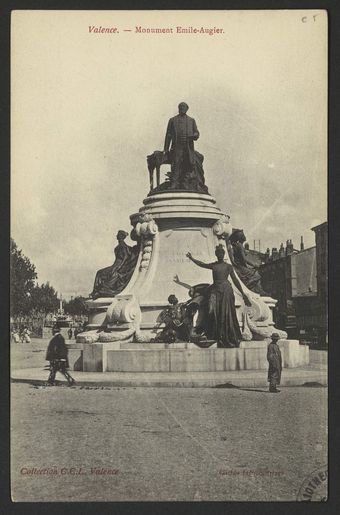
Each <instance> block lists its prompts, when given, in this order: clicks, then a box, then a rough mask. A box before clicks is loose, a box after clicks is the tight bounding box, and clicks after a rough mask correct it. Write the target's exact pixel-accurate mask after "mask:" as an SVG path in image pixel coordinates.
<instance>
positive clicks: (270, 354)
mask: <svg viewBox="0 0 340 515" xmlns="http://www.w3.org/2000/svg"><path fill="white" fill-rule="evenodd" d="M279 339H280V336H279V335H278V334H277V333H273V334H272V341H271V342H270V344H269V345H268V350H267V360H268V363H269V369H268V382H269V391H270V392H271V393H279V391H280V390H278V389H277V385H278V384H280V381H281V372H282V356H281V351H280V347H279V346H278V344H277V342H278V341H279Z"/></svg>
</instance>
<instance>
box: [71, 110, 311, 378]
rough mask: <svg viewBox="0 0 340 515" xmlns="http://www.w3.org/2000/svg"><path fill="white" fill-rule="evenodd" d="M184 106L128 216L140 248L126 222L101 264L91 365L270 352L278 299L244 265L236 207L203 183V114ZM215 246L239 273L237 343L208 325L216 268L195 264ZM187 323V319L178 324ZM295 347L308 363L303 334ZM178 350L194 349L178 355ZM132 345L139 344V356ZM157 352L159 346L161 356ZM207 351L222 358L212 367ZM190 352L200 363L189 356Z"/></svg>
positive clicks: (122, 367) (90, 332)
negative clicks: (226, 205)
mask: <svg viewBox="0 0 340 515" xmlns="http://www.w3.org/2000/svg"><path fill="white" fill-rule="evenodd" d="M178 110H179V113H178V115H176V116H174V117H173V118H170V120H169V122H168V125H167V129H166V135H165V143H164V149H163V151H155V152H154V153H153V154H151V155H149V156H148V158H147V165H148V169H149V173H150V191H149V193H148V195H147V196H146V198H144V200H143V205H142V206H141V207H140V208H139V210H138V211H135V212H133V213H132V214H131V215H130V223H131V226H132V229H131V237H132V238H133V239H134V240H135V241H136V242H137V243H136V245H135V246H134V247H130V246H128V245H126V243H125V241H124V240H125V238H126V236H127V234H128V233H127V231H121V230H120V231H119V232H118V235H117V238H118V241H119V243H118V246H117V248H116V249H115V255H116V261H115V262H114V264H113V265H111V266H109V267H107V268H105V269H102V270H100V271H98V272H97V275H96V278H95V284H94V288H93V292H92V294H91V296H92V298H91V299H90V300H88V301H87V305H88V308H89V324H88V327H87V330H86V331H85V332H83V333H81V334H79V335H78V337H77V341H78V342H79V343H83V344H84V350H83V363H84V370H89V371H91V370H102V371H105V370H111V371H112V370H113V371H114V370H119V371H144V370H151V371H162V370H168V371H172V370H191V368H190V367H191V366H193V367H194V369H195V370H196V368H195V367H198V370H214V369H217V370H223V369H228V367H229V369H232V370H234V369H242V368H249V367H250V368H251V366H250V364H251V362H252V360H251V359H250V358H249V356H250V355H251V351H254V350H255V349H261V352H262V354H263V352H265V350H266V347H267V343H268V341H269V340H268V339H269V338H270V337H271V334H272V333H273V332H274V322H273V316H272V311H273V308H274V306H275V304H276V301H275V299H272V298H271V297H269V296H266V295H265V292H263V290H262V287H261V285H260V281H259V277H258V276H257V275H256V274H258V273H257V271H254V270H250V269H247V266H245V263H242V252H241V249H240V245H241V247H242V244H243V243H242V241H241V240H242V238H238V239H235V235H234V237H232V234H233V230H232V225H231V222H230V217H229V215H228V214H227V213H225V212H223V211H221V209H220V208H219V207H218V206H217V205H216V200H215V199H214V198H213V197H212V196H211V195H210V194H209V192H208V188H207V186H206V185H205V177H204V171H203V156H202V155H201V154H199V153H198V152H197V151H196V150H195V148H194V142H196V141H197V140H198V138H199V136H200V134H199V131H198V128H197V125H196V122H195V120H194V119H193V118H191V117H189V116H188V115H187V114H186V113H187V111H188V105H187V104H186V103H184V102H181V103H180V104H179V106H178ZM164 164H168V165H169V164H170V166H171V170H170V171H169V172H168V173H167V175H166V180H165V181H164V182H163V183H161V181H160V167H161V166H162V165H164ZM155 169H156V171H157V184H156V186H155V187H154V184H153V172H154V170H155ZM234 232H235V231H234ZM240 242H241V243H240ZM217 248H218V249H220V255H223V256H222V258H221V260H222V261H221V263H222V264H221V267H220V268H221V269H222V268H223V270H224V268H225V269H226V270H228V274H230V277H231V278H232V281H231V282H229V281H228V279H227V276H225V277H224V278H223V281H224V283H225V282H226V281H228V284H225V286H226V288H227V290H228V291H230V293H229V294H228V297H227V303H229V304H230V302H231V300H232V304H233V305H232V309H233V312H232V314H231V316H232V317H233V320H234V322H233V323H234V324H236V325H237V328H236V329H237V330H236V329H235V331H236V333H235V334H237V335H238V337H237V338H236V337H235V338H234V340H235V341H234V343H232V342H231V344H230V345H229V343H228V338H227V339H226V338H224V340H223V338H222V339H221V337H220V336H216V331H217V332H218V328H217V329H216V330H215V332H214V331H210V330H209V328H210V327H211V326H210V322H209V318H208V315H209V313H210V314H211V307H210V306H211V302H212V300H211V299H212V294H211V288H212V286H211V285H212V283H213V280H212V272H211V268H212V267H211V266H208V267H202V266H195V265H194V264H193V263H192V260H194V261H196V262H198V263H201V264H202V263H207V264H212V263H216V257H215V250H216V249H217ZM233 248H234V252H232V249H233ZM242 248H243V247H242ZM235 250H236V256H235ZM216 255H217V254H216ZM192 256H195V258H194V259H193V258H192ZM218 260H219V261H220V257H218ZM233 265H234V266H233ZM213 274H214V284H215V280H217V281H218V280H219V279H216V277H215V270H213ZM228 274H227V275H228ZM217 289H218V288H217ZM224 290H225V291H226V289H225V288H224ZM214 291H215V293H216V288H215V290H214ZM189 293H190V295H191V296H190V295H189ZM223 295H224V294H223ZM217 297H218V296H217ZM168 299H170V300H168ZM171 299H172V301H171ZM174 299H176V301H175V300H174ZM215 301H216V295H215ZM217 302H219V301H217ZM221 302H222V301H221ZM223 302H225V301H223ZM209 303H210V304H209ZM215 311H216V310H215ZM233 313H234V314H233ZM219 316H220V315H219ZM221 316H222V315H221ZM215 318H216V317H215ZM229 318H230V317H229ZM169 320H170V322H169ZM218 320H219V319H218ZM223 323H225V321H224V322H223ZM176 324H177V326H176ZM183 324H184V325H183ZM179 326H181V327H182V326H183V327H182V329H181V330H180V331H177V330H176V327H179ZM238 329H239V331H238ZM228 330H229V329H228V327H227V329H226V331H227V332H228ZM275 332H277V333H279V335H280V337H281V342H282V345H285V343H284V340H286V338H287V335H286V333H285V332H284V331H279V330H278V329H276V328H275ZM222 340H223V341H225V342H226V343H225V344H223V341H222ZM221 342H222V343H221ZM287 343H289V342H286V344H287ZM294 345H295V347H294V348H295V350H296V352H295V354H294V356H295V358H294V359H295V363H297V364H304V363H305V362H306V360H307V359H308V358H307V354H306V352H307V351H306V350H305V349H300V347H301V346H299V345H298V342H294ZM217 346H218V347H236V348H223V349H222V348H216V347H217ZM286 346H287V345H286ZM124 349H125V354H126V355H125V356H123V355H122V352H123V351H124ZM180 350H182V351H184V350H185V351H187V354H185V353H184V354H183V352H182V354H180V355H177V354H176V353H178V352H179V351H180ZM188 350H190V352H189V354H188ZM129 351H135V352H134V355H133V360H132V361H131V359H132V354H131V352H129ZM137 351H138V352H139V353H137ZM151 351H153V352H154V353H155V352H156V353H157V352H158V354H157V356H156V357H155V355H154V354H152V353H151ZM169 352H170V354H169ZM247 352H248V361H247V356H246V354H247ZM261 352H260V354H261ZM145 353H146V354H145ZM209 353H210V354H209ZM216 353H217V354H216ZM255 354H256V353H255ZM255 354H254V353H253V355H254V356H255ZM262 354H261V357H260V358H256V359H257V361H256V359H255V361H256V363H257V365H258V363H259V360H260V361H261V366H262V365H263V368H266V366H267V363H266V359H265V354H263V355H262ZM288 354H289V353H288ZM288 354H287V356H288ZM192 355H194V357H193V358H192V357H190V356H192ZM209 355H210V356H212V355H213V356H214V364H213V365H212V364H211V363H212V362H211V361H209V359H208V356H209ZM190 359H193V360H194V361H195V363H196V365H193V364H192V363H191V364H190ZM207 359H208V361H207ZM219 359H220V360H221V362H220V363H219ZM287 359H288V358H287ZM183 360H184V361H183ZM188 360H189V361H188ZM198 362H199V363H200V364H198V365H197V363H198ZM209 363H210V364H209ZM255 365H256V364H255ZM214 367H215V368H214ZM219 367H220V368H219ZM221 367H222V368H221ZM223 367H224V368H223ZM226 367H227V368H226ZM255 368H256V366H255Z"/></svg>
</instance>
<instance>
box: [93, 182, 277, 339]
mask: <svg viewBox="0 0 340 515" xmlns="http://www.w3.org/2000/svg"><path fill="white" fill-rule="evenodd" d="M130 219H131V224H132V225H133V227H134V228H135V231H136V233H137V235H138V236H139V238H140V254H139V257H138V262H137V265H136V268H135V271H134V273H133V275H132V277H131V279H130V282H129V284H128V285H127V286H126V288H125V289H124V291H123V292H122V293H121V294H119V295H117V296H116V297H115V302H117V301H119V300H120V299H123V298H125V297H128V296H131V295H132V296H133V297H134V298H135V299H137V302H138V303H139V306H140V310H141V317H140V321H139V329H140V331H141V332H144V333H145V335H144V338H145V340H147V339H148V337H149V339H151V338H152V337H154V336H155V333H154V331H155V330H156V329H157V328H159V314H160V312H161V311H162V310H163V309H164V307H165V306H166V305H167V304H168V301H167V299H168V296H169V295H170V294H174V295H176V297H177V298H178V300H179V301H180V302H182V301H186V300H188V289H187V288H185V287H183V286H182V285H180V284H177V283H176V282H175V281H174V276H175V275H178V277H179V279H180V281H182V282H184V283H187V284H189V285H190V286H193V285H197V284H200V283H208V284H211V283H212V274H211V271H210V270H207V269H204V268H200V267H198V266H196V265H195V264H193V263H192V262H191V261H190V260H189V259H188V258H187V257H186V253H187V252H188V251H190V252H191V253H192V254H193V256H194V257H196V258H197V259H199V260H201V261H205V262H213V261H216V257H215V247H216V245H218V244H221V245H223V246H224V247H226V246H225V239H224V237H226V236H228V235H230V234H231V232H232V228H231V224H230V223H229V216H228V215H226V214H225V213H222V212H221V210H220V209H219V208H218V207H217V206H216V201H215V199H214V198H213V197H212V196H210V195H208V194H201V193H194V192H185V191H170V192H169V191H164V192H160V193H157V194H154V195H150V196H148V197H147V198H146V199H145V200H144V201H143V206H142V207H141V208H140V209H139V212H137V213H134V214H132V215H131V216H130ZM225 259H226V261H227V262H230V260H229V256H228V252H227V249H226V254H225ZM232 286H233V288H234V293H235V302H236V309H237V316H238V320H239V323H240V326H241V327H242V326H243V324H244V315H245V312H246V311H247V313H248V315H249V316H251V317H252V321H253V323H255V324H256V325H257V326H258V327H259V328H260V333H259V335H258V337H257V338H258V339H261V337H262V338H265V337H268V336H270V334H271V332H272V327H273V325H274V324H273V320H272V308H273V306H274V305H275V300H274V299H272V298H270V297H266V298H261V297H260V296H259V295H258V294H256V293H253V292H251V291H249V290H248V289H247V288H246V287H245V286H243V289H244V291H245V292H246V293H247V295H248V296H249V298H250V299H251V301H252V307H251V309H250V310H249V309H246V308H245V305H244V302H243V299H242V297H241V295H240V293H239V291H238V290H237V289H236V288H235V287H234V285H233V284H232ZM112 301H113V299H110V298H100V299H97V300H95V301H89V302H88V307H89V310H90V316H89V326H90V328H91V329H100V328H104V327H107V324H108V320H107V312H108V309H109V306H110V305H111V303H112ZM124 324H125V325H124ZM111 325H112V329H113V330H115V327H114V323H112V320H111ZM117 325H118V327H117V330H119V331H121V330H122V328H123V329H124V328H128V327H129V322H128V320H125V322H124V320H123V319H121V320H117ZM263 328H264V329H267V330H268V331H267V334H266V333H265V331H263ZM250 338H251V335H250V337H249V339H250Z"/></svg>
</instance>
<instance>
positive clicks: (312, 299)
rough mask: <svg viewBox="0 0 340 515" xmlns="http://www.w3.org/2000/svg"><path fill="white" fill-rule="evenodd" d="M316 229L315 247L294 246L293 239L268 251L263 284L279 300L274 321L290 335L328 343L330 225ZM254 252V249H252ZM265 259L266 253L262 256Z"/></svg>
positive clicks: (264, 264) (264, 265)
mask: <svg viewBox="0 0 340 515" xmlns="http://www.w3.org/2000/svg"><path fill="white" fill-rule="evenodd" d="M312 230H313V231H314V232H315V240H316V245H315V247H311V248H308V249H305V248H304V244H303V239H302V237H301V243H300V249H299V250H296V249H294V246H293V243H292V241H291V240H287V242H286V246H285V247H284V245H283V244H282V243H281V246H280V248H279V250H278V249H277V248H273V249H272V251H271V252H270V251H269V249H268V250H267V254H266V256H265V262H264V263H263V264H262V265H261V266H260V269H259V271H260V274H261V277H262V286H263V288H264V290H265V291H266V292H268V294H269V295H271V296H272V297H274V298H275V299H277V300H278V302H277V305H276V308H275V311H274V320H275V322H276V325H277V327H278V328H280V329H284V330H285V331H287V333H288V337H289V338H297V339H300V340H306V341H307V342H309V344H310V345H312V346H325V345H327V341H328V339H327V303H328V224H327V222H324V223H322V224H320V225H318V226H316V227H313V228H312ZM252 253H254V251H252ZM259 259H262V256H259Z"/></svg>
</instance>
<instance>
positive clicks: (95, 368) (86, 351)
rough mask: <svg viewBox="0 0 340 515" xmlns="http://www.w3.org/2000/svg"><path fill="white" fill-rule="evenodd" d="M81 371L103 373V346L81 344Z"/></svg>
mask: <svg viewBox="0 0 340 515" xmlns="http://www.w3.org/2000/svg"><path fill="white" fill-rule="evenodd" d="M83 371H84V372H103V344H95V343H84V344H83Z"/></svg>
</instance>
